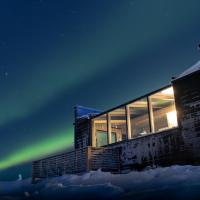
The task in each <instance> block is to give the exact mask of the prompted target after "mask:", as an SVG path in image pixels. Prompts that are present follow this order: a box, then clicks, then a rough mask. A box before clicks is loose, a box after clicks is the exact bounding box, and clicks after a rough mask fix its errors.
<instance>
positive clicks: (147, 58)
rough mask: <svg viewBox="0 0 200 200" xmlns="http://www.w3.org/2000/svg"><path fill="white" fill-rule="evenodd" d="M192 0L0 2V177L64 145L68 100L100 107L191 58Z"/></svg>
mask: <svg viewBox="0 0 200 200" xmlns="http://www.w3.org/2000/svg"><path fill="white" fill-rule="evenodd" d="M199 8H200V1H199V0H185V1H183V0H151V1H149V0H84V1H83V0H28V1H27V0H1V1H0V26H1V27H0V147H1V151H0V180H12V179H17V178H18V174H19V173H21V174H22V175H23V176H24V177H28V176H31V161H32V160H35V159H37V158H40V157H43V156H46V155H51V154H53V153H56V152H62V151H64V150H67V149H71V148H72V147H73V121H74V119H73V117H74V115H73V107H74V105H77V104H78V105H84V106H88V107H94V108H97V109H100V110H105V109H109V108H111V107H114V106H116V105H118V104H121V103H124V102H126V101H128V100H131V99H134V98H136V97H138V96H140V95H143V94H145V93H147V92H151V91H152V90H155V89H159V87H162V86H164V85H167V84H168V83H170V80H171V77H172V76H176V75H178V74H179V73H181V72H182V71H184V70H185V69H187V68H188V67H189V66H190V65H192V64H194V63H195V62H196V61H197V60H199V59H200V53H199V52H198V51H197V45H198V43H200V11H199Z"/></svg>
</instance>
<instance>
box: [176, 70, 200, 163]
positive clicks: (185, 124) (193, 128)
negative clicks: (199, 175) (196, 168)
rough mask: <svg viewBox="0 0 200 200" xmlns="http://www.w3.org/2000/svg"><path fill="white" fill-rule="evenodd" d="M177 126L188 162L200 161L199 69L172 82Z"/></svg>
mask: <svg viewBox="0 0 200 200" xmlns="http://www.w3.org/2000/svg"><path fill="white" fill-rule="evenodd" d="M173 87H174V90H175V101H176V109H177V112H178V122H179V127H180V129H181V132H182V136H183V139H184V143H185V145H186V148H187V151H188V154H189V156H188V160H190V163H198V164H199V163H200V71H197V72H195V73H193V74H190V75H187V76H185V77H183V78H180V79H177V80H175V81H174V82H173Z"/></svg>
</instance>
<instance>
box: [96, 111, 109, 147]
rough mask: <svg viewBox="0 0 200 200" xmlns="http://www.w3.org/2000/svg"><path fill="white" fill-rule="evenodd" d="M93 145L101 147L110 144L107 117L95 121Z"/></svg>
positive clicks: (103, 116)
mask: <svg viewBox="0 0 200 200" xmlns="http://www.w3.org/2000/svg"><path fill="white" fill-rule="evenodd" d="M93 129H94V130H93V131H94V133H93V145H94V146H96V147H101V146H104V145H107V144H108V125H107V115H106V114H105V115H101V116H99V117H97V118H95V119H94V120H93Z"/></svg>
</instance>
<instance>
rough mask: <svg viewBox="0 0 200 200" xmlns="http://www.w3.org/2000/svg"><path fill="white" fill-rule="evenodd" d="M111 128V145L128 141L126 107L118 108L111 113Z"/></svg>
mask: <svg viewBox="0 0 200 200" xmlns="http://www.w3.org/2000/svg"><path fill="white" fill-rule="evenodd" d="M109 117H110V120H109V121H110V127H111V141H110V143H114V142H119V141H122V140H125V139H126V133H127V125H126V109H125V107H121V108H118V109H116V110H113V111H112V112H110V113H109Z"/></svg>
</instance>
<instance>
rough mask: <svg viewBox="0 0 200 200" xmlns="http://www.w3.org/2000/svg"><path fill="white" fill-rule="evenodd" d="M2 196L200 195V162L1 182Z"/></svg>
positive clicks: (192, 197)
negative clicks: (34, 181)
mask: <svg viewBox="0 0 200 200" xmlns="http://www.w3.org/2000/svg"><path fill="white" fill-rule="evenodd" d="M0 199H3V200H5V199H36V200H37V199H94V200H99V199H103V200H105V199H109V200H110V199H115V200H118V199H134V200H142V199H154V200H157V199H159V200H161V199H162V200H165V199H182V200H186V199H200V166H171V167H165V168H156V169H146V170H144V171H140V172H138V171H132V172H130V173H127V174H115V175H114V174H111V173H107V172H101V171H100V170H99V171H95V172H90V173H86V174H84V175H82V176H78V175H65V176H61V177H55V178H51V179H47V180H43V181H41V182H39V183H37V184H31V179H26V180H21V181H14V182H0Z"/></svg>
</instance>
